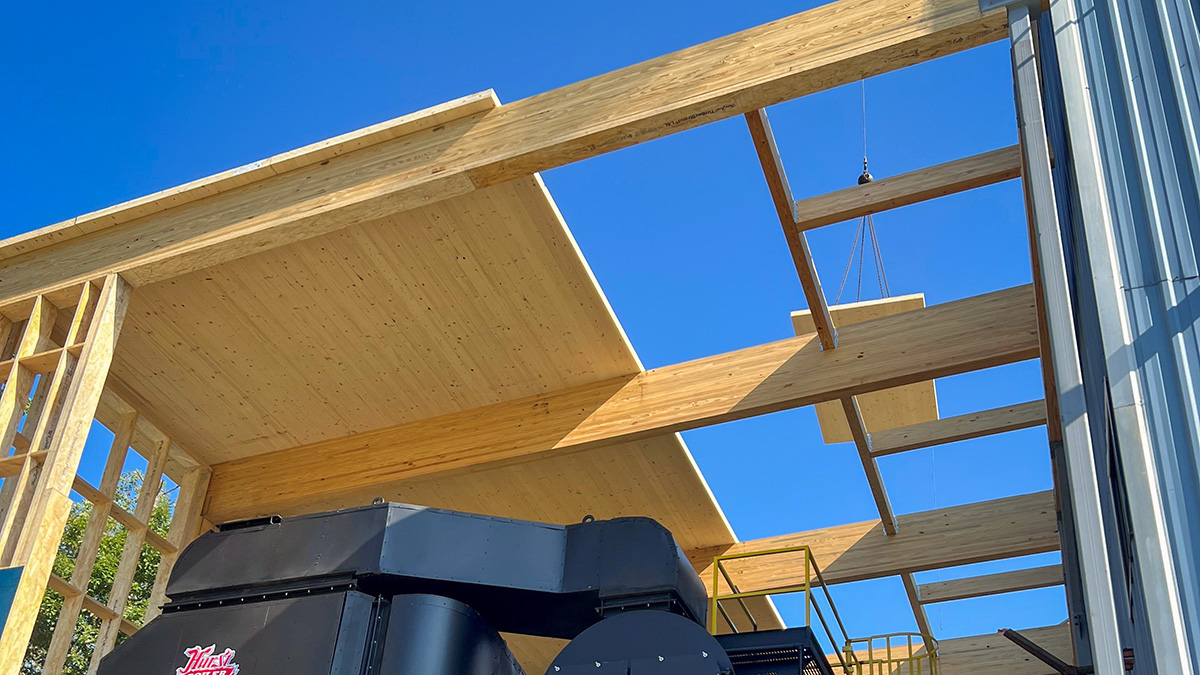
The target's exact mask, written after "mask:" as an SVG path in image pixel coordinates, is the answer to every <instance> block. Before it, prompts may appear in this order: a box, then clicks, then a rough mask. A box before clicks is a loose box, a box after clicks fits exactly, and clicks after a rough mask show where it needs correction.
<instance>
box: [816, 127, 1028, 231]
mask: <svg viewBox="0 0 1200 675" xmlns="http://www.w3.org/2000/svg"><path fill="white" fill-rule="evenodd" d="M1020 177H1021V148H1020V146H1016V145H1013V146H1010V147H1007V148H1001V149H999V150H993V151H991V152H985V153H983V154H981V155H975V156H973V157H967V158H964V159H958V160H955V161H953V162H946V163H945V164H938V165H937V166H931V167H929V168H926V169H918V170H916V171H910V172H909V173H904V174H900V175H898V176H891V177H888V178H881V179H879V180H876V181H873V182H871V183H866V184H864V185H855V186H853V187H848V188H846V189H844V190H838V191H837V192H830V193H828V194H823V195H819V196H816V197H809V198H808V199H804V200H801V201H798V202H796V206H795V216H796V227H797V229H799V230H800V231H801V232H803V231H805V230H814V229H816V228H818V227H824V226H826V225H832V224H834V223H840V222H842V221H844V220H852V219H854V218H859V217H861V216H866V215H870V214H873V213H879V212H880V211H887V210H889V209H896V208H900V207H901V206H908V205H909V204H916V203H918V202H923V201H928V200H931V199H936V198H938V197H945V196H946V195H951V194H954V193H956V192H965V191H967V190H973V189H975V188H979V187H983V186H985V185H992V184H995V183H1000V182H1003V181H1006V180H1012V179H1014V178H1020Z"/></svg>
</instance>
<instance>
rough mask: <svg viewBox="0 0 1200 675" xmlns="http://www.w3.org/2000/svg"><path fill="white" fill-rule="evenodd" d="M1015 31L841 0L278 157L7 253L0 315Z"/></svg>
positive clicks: (960, 17)
mask: <svg viewBox="0 0 1200 675" xmlns="http://www.w3.org/2000/svg"><path fill="white" fill-rule="evenodd" d="M1005 26H1006V20H1005V15H1004V12H1002V11H990V12H987V13H982V12H981V11H980V9H979V5H978V2H977V0H839V1H838V2H834V3H831V4H828V5H824V6H821V7H817V8H814V9H811V10H808V11H806V12H802V13H800V14H796V15H793V16H789V17H786V18H783V19H779V20H777V21H773V22H771V23H768V24H764V25H762V26H758V27H755V28H750V29H748V30H745V31H742V32H740V33H735V34H733V35H729V36H726V37H723V38H719V39H716V40H713V41H711V42H707V43H704V44H701V45H697V46H694V47H690V48H688V49H684V50H682V51H679V52H676V53H673V54H668V55H666V56H662V57H659V58H656V59H652V60H649V61H646V62H643V63H640V64H637V65H634V66H630V67H627V68H623V69H621V70H617V71H614V72H611V73H607V74H604V75H599V76H597V77H594V78H591V79H589V80H584V81H582V82H578V83H575V84H571V85H568V86H565V87H561V88H559V89H555V90H552V91H549V92H546V93H543V94H539V95H536V96H532V97H530V98H526V99H523V100H520V101H515V102H513V103H509V104H506V105H502V106H498V107H496V106H491V107H489V105H488V103H487V101H483V102H482V109H479V108H477V107H473V106H475V105H478V104H480V102H479V101H474V102H472V107H469V108H468V110H467V111H466V112H468V114H465V115H462V116H456V115H455V114H447V115H446V117H447V118H448V119H446V120H445V121H443V122H441V123H438V124H435V125H433V126H429V125H427V124H424V123H422V124H421V128H416V129H415V130H414V129H412V128H406V129H405V130H400V131H408V132H409V133H400V132H399V131H397V132H395V133H392V132H389V133H387V134H376V135H368V136H369V140H370V141H371V142H370V144H366V141H365V140H364V139H363V138H354V139H352V141H353V144H352V145H349V146H346V147H344V148H343V147H340V146H339V147H338V148H336V149H339V150H345V152H342V153H340V154H338V153H335V152H334V151H333V148H331V147H329V144H322V146H321V147H319V148H317V150H319V151H320V152H322V153H325V155H326V156H322V157H321V159H320V161H318V162H316V163H313V164H306V163H305V160H306V157H300V156H291V157H287V158H286V160H285V161H279V158H272V159H270V160H266V161H265V163H266V164H268V165H270V167H269V168H270V169H271V171H270V172H258V171H257V170H258V169H259V165H260V164H263V163H255V164H252V165H248V166H246V167H241V168H239V169H234V170H232V171H229V172H226V173H225V174H223V181H220V182H214V181H210V180H207V179H206V180H202V181H197V182H196V183H194V184H190V185H189V186H184V187H183V188H181V189H177V190H173V191H171V192H170V194H167V195H164V196H163V198H162V199H150V200H149V201H146V200H138V201H137V202H131V203H129V204H125V205H119V206H116V207H113V208H111V209H105V210H104V211H102V212H99V213H98V214H89V215H87V216H80V217H78V218H74V219H72V220H70V221H67V222H65V223H61V224H59V225H55V226H51V227H48V228H43V229H42V230H38V231H37V232H34V233H31V234H30V235H28V236H25V237H22V238H20V239H17V240H10V241H8V242H0V260H3V263H2V264H0V304H5V303H8V302H12V301H14V300H21V299H24V298H26V297H31V296H32V295H34V294H36V292H38V291H39V290H40V289H45V288H48V287H55V286H56V285H59V284H66V283H68V282H71V281H74V280H82V279H87V278H94V277H96V276H98V275H100V274H102V273H107V272H119V273H121V274H122V275H123V276H124V277H125V278H126V279H128V280H130V282H131V283H133V284H135V285H140V284H149V283H153V282H156V281H162V280H164V279H168V278H171V277H173V276H178V275H181V274H186V273H188V272H192V271H195V270H198V269H203V268H206V267H211V266H214V265H217V264H220V263H222V262H226V261H229V260H233V259H236V258H240V257H243V256H246V255H251V254H253V253H255V252H258V251H263V250H266V249H270V248H275V247H278V246H283V245H286V244H288V243H292V242H295V241H298V240H301V239H305V238H308V237H313V236H317V235H320V234H324V233H327V232H331V231H335V230H338V229H340V228H343V227H346V226H348V225H350V224H355V223H361V222H365V221H369V220H373V219H375V218H380V217H382V216H385V215H389V214H392V213H395V212H398V211H402V210H407V209H412V208H416V207H419V206H422V205H426V204H430V203H433V202H436V201H440V200H443V199H447V198H451V197H454V196H457V195H462V194H465V193H468V192H471V191H473V190H477V189H480V188H485V187H488V186H492V185H497V184H500V183H503V182H506V181H509V180H512V179H514V178H518V177H521V176H528V175H530V174H532V173H534V172H537V171H544V170H547V169H551V168H554V167H558V166H563V165H565V164H570V163H572V162H577V161H580V160H583V159H587V158H589V157H594V156H597V155H600V154H604V153H607V152H611V151H613V150H618V149H621V148H625V147H629V146H631V145H635V144H638V143H643V142H646V141H649V140H653V139H656V138H661V137H663V136H667V135H670V134H674V133H678V132H681V131H685V130H688V129H692V128H695V127H698V126H701V125H704V124H708V123H710V122H715V121H718V120H722V119H726V118H729V117H733V116H735V115H740V114H743V113H747V112H750V111H753V110H758V109H760V108H764V107H767V106H770V105H773V104H776V103H780V102H783V101H787V100H791V99H795V98H799V97H801V96H804V95H807V94H810V93H814V92H817V91H822V90H826V89H831V88H833V87H837V86H840V85H843V84H847V83H851V82H856V81H858V80H861V79H862V78H864V77H870V76H873V75H878V74H880V73H884V72H888V71H892V70H896V69H899V68H903V67H906V66H910V65H914V64H917V63H921V62H924V61H928V60H931V59H935V58H938V57H941V56H945V55H947V54H952V53H956V52H960V51H963V50H966V49H970V48H972V47H977V46H979V45H983V44H986V43H990V42H994V41H997V40H1000V39H1003V38H1004V37H1005ZM489 96H490V94H489ZM439 112H441V111H439ZM458 112H464V111H462V110H460V111H458ZM414 124H415V122H414ZM410 126H411V125H410ZM289 154H291V153H289ZM293 167H294V168H293ZM243 174H249V175H248V176H247V175H243ZM162 207H166V208H165V210H159V209H160V208H162ZM34 251H36V252H37V253H38V254H37V255H36V256H29V255H27V254H29V253H32V252H34Z"/></svg>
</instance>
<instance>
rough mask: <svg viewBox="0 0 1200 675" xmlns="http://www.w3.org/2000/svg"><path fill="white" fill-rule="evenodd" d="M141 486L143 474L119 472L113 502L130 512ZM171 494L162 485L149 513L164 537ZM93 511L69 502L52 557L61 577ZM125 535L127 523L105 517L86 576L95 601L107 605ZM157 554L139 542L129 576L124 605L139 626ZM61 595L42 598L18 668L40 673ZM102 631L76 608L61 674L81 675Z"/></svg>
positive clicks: (154, 527)
mask: <svg viewBox="0 0 1200 675" xmlns="http://www.w3.org/2000/svg"><path fill="white" fill-rule="evenodd" d="M141 486H142V473H141V472H140V471H130V472H128V473H125V474H124V475H122V476H121V481H120V483H119V484H118V487H117V492H116V496H115V498H114V500H113V501H114V503H115V504H116V505H117V506H120V507H121V508H123V509H125V510H126V511H129V512H132V511H133V510H134V507H135V503H136V501H137V494H138V491H139V490H140V489H141ZM171 504H172V500H171V495H169V494H168V492H167V491H166V487H165V486H164V487H163V488H162V489H161V490H160V491H159V494H158V495H157V497H156V499H155V501H154V510H153V511H152V512H151V514H150V528H151V529H152V530H154V531H155V532H157V533H159V534H161V535H163V536H166V534H167V529H168V528H169V527H170V523H171ZM91 515H92V504H91V503H90V502H87V501H84V502H76V503H75V504H73V505H72V507H71V515H70V517H69V518H68V520H67V526H66V528H65V529H64V531H63V538H62V542H61V543H60V544H59V546H58V555H57V557H56V558H55V559H54V574H56V575H58V576H59V577H62V578H63V579H70V578H71V573H72V571H74V569H75V560H76V558H77V557H78V555H79V547H80V544H81V543H82V541H83V533H84V531H85V530H86V529H87V524H88V520H89V519H90V518H91ZM127 534H128V532H127V531H126V529H125V527H124V526H122V525H120V524H119V523H117V521H115V520H113V519H112V518H111V517H110V518H109V519H108V523H107V527H106V528H105V530H104V536H103V538H102V539H101V541H100V551H99V553H98V554H97V555H96V563H95V565H94V566H93V568H92V577H91V579H90V580H89V581H88V587H87V592H88V594H89V595H91V596H92V597H93V598H95V599H96V600H98V601H100V602H102V603H105V604H107V603H108V601H109V595H110V592H111V591H112V586H113V580H114V579H115V577H116V574H117V567H118V566H119V565H120V562H121V553H122V551H124V549H125V537H126V535H127ZM160 560H161V556H160V554H159V553H158V551H156V550H154V549H153V548H151V547H150V546H148V545H143V546H142V552H141V555H140V556H139V557H138V563H137V570H136V572H135V573H134V576H133V586H132V588H131V589H130V591H129V596H128V602H127V604H126V606H125V618H127V619H129V620H130V621H132V622H133V623H135V624H138V625H140V624H141V622H142V618H143V617H144V616H145V615H146V609H147V606H148V605H149V602H150V593H151V591H152V590H153V588H154V577H155V575H156V574H157V573H158V564H159V561H160ZM62 605H63V597H62V596H61V595H59V594H58V593H55V592H54V591H47V592H46V595H45V596H44V597H43V598H42V606H41V611H39V612H38V618H37V623H36V624H35V625H34V628H33V636H32V637H31V638H30V641H29V649H28V650H27V651H26V653H25V662H24V665H23V666H22V668H21V673H22V675H38V674H40V673H41V672H42V663H43V662H44V661H45V659H46V650H47V649H49V647H50V639H51V636H53V635H54V624H55V622H56V621H57V620H58V614H59V611H60V610H61V609H62ZM99 631H100V619H98V618H97V617H95V616H94V615H92V614H90V613H89V612H88V611H87V610H84V611H83V612H81V613H80V616H79V621H78V622H77V623H76V625H75V634H74V636H73V637H72V644H71V650H70V652H69V653H68V655H67V661H66V664H65V665H64V666H63V673H64V675H85V673H87V669H88V662H89V661H90V660H91V658H92V646H93V645H94V644H95V642H96V637H97V635H98V634H99Z"/></svg>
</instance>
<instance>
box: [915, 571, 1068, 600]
mask: <svg viewBox="0 0 1200 675" xmlns="http://www.w3.org/2000/svg"><path fill="white" fill-rule="evenodd" d="M1062 583H1063V569H1062V565H1046V566H1044V567H1034V568H1030V569H1024V570H1013V571H1011V572H1001V573H999V574H986V575H983V576H978V577H968V578H966V579H952V580H950V581H935V582H932V583H928V584H921V585H920V587H918V589H917V592H918V594H919V595H920V597H921V602H923V603H925V604H930V603H934V602H950V601H952V600H965V599H967V598H979V597H982V596H985V595H997V594H1000V593H1015V592H1016V591H1028V590H1031V589H1034V588H1046V587H1049V586H1058V585H1060V584H1062Z"/></svg>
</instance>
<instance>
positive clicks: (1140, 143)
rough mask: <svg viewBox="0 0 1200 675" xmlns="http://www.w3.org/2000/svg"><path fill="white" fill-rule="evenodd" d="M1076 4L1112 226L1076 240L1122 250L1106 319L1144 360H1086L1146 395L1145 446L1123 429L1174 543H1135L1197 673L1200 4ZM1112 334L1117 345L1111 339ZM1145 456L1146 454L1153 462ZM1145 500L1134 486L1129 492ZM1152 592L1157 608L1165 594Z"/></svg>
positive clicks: (1086, 277)
mask: <svg viewBox="0 0 1200 675" xmlns="http://www.w3.org/2000/svg"><path fill="white" fill-rule="evenodd" d="M1066 4H1070V5H1072V7H1071V9H1073V10H1074V11H1073V17H1074V19H1075V23H1076V24H1077V27H1078V30H1079V32H1080V36H1081V42H1082V44H1083V50H1082V53H1083V61H1084V64H1083V67H1084V70H1085V72H1086V78H1087V85H1088V90H1087V92H1086V93H1083V95H1084V96H1086V97H1088V98H1089V99H1090V114H1091V116H1092V123H1093V125H1094V129H1095V133H1096V137H1097V139H1098V144H1099V148H1098V150H1099V153H1098V157H1099V158H1100V165H1099V167H1098V168H1099V172H1100V173H1101V175H1102V179H1101V184H1102V186H1103V189H1104V192H1105V193H1106V194H1105V195H1104V198H1105V200H1106V202H1107V210H1108V214H1109V217H1108V218H1107V219H1106V221H1101V219H1098V218H1094V217H1089V215H1088V214H1087V213H1084V214H1083V217H1082V218H1077V219H1076V222H1074V223H1073V224H1072V229H1073V234H1074V236H1075V237H1080V238H1087V239H1093V238H1097V237H1102V238H1108V240H1109V242H1108V248H1109V250H1111V251H1112V252H1113V253H1112V257H1113V258H1115V260H1111V261H1100V262H1101V263H1105V262H1108V263H1111V264H1112V266H1113V268H1114V269H1115V272H1116V275H1117V281H1118V283H1119V298H1118V300H1117V301H1118V302H1119V303H1120V304H1122V305H1123V311H1120V312H1113V311H1111V308H1107V309H1108V310H1109V311H1106V306H1105V302H1104V300H1103V299H1101V301H1100V303H1099V306H1098V308H1097V309H1096V314H1095V318H1096V320H1097V321H1099V322H1113V321H1120V322H1121V323H1122V324H1124V325H1122V326H1120V327H1119V329H1120V330H1121V331H1123V332H1124V334H1125V336H1126V339H1127V341H1128V348H1127V350H1128V351H1129V352H1130V353H1129V354H1127V356H1131V358H1112V354H1113V353H1114V352H1113V349H1112V347H1111V345H1109V349H1108V350H1107V357H1108V358H1107V359H1106V361H1102V362H1100V363H1102V364H1103V365H1102V366H1101V365H1100V363H1098V361H1097V359H1096V356H1097V353H1096V352H1097V350H1102V349H1103V347H1102V346H1097V345H1096V344H1095V342H1096V341H1095V340H1091V341H1089V340H1086V339H1081V342H1083V343H1084V344H1082V345H1081V348H1082V349H1083V350H1084V352H1085V353H1084V358H1083V360H1084V361H1085V362H1091V363H1093V364H1096V365H1095V366H1094V367H1095V368H1099V367H1103V368H1104V369H1105V370H1106V373H1105V374H1106V375H1107V380H1108V381H1109V382H1116V383H1121V382H1123V381H1129V380H1132V381H1133V383H1135V384H1136V386H1130V387H1129V388H1128V389H1127V391H1132V392H1135V396H1134V397H1133V399H1132V400H1126V399H1125V398H1123V396H1122V395H1121V394H1120V393H1117V394H1116V395H1115V396H1114V399H1115V400H1114V405H1115V406H1116V407H1117V409H1118V415H1119V414H1120V413H1121V412H1127V411H1121V410H1120V408H1122V407H1126V408H1129V407H1136V408H1138V410H1137V414H1138V415H1140V419H1141V420H1144V427H1145V430H1144V433H1142V432H1139V433H1140V436H1141V438H1142V442H1141V443H1130V442H1128V439H1129V438H1131V436H1130V435H1129V434H1133V433H1134V432H1133V431H1131V430H1129V429H1127V428H1122V429H1121V430H1120V431H1118V433H1117V434H1116V436H1117V437H1118V438H1121V439H1123V442H1122V443H1121V444H1120V445H1119V446H1118V448H1119V450H1118V451H1119V452H1120V453H1121V454H1122V455H1125V454H1127V453H1133V452H1138V453H1141V455H1140V456H1139V457H1137V458H1136V460H1137V461H1139V462H1141V461H1143V460H1144V463H1145V464H1146V465H1147V470H1150V471H1153V472H1154V473H1156V474H1157V476H1156V478H1157V480H1153V479H1151V480H1150V481H1149V483H1150V484H1157V485H1158V493H1159V494H1158V495H1157V498H1158V499H1160V500H1161V501H1160V502H1159V504H1158V506H1159V507H1160V509H1161V511H1160V513H1161V517H1162V519H1163V520H1165V523H1164V528H1165V541H1163V540H1162V538H1159V537H1157V536H1156V537H1154V538H1152V539H1147V535H1146V532H1144V531H1140V532H1135V533H1134V535H1135V536H1134V541H1135V542H1136V549H1137V550H1136V552H1135V557H1140V558H1144V559H1148V556H1149V554H1150V551H1149V548H1148V547H1155V546H1158V547H1159V551H1162V552H1164V553H1165V555H1166V557H1167V558H1169V560H1170V564H1171V565H1172V566H1173V572H1174V574H1173V577H1174V582H1175V584H1176V585H1177V590H1178V597H1179V604H1180V607H1181V614H1182V616H1179V617H1177V621H1176V623H1177V624H1178V623H1182V625H1178V626H1177V629H1178V633H1177V635H1178V636H1179V637H1180V638H1182V641H1183V642H1184V643H1186V648H1185V649H1183V650H1182V651H1183V652H1184V653H1185V656H1184V659H1185V660H1190V666H1191V668H1192V672H1200V657H1198V655H1197V649H1200V292H1198V290H1200V265H1198V262H1197V261H1198V258H1200V255H1198V245H1200V142H1198V138H1197V132H1198V131H1200V97H1198V96H1200V93H1198V87H1197V84H1198V80H1200V75H1198V70H1200V31H1198V30H1197V15H1198V14H1200V10H1198V7H1197V2H1195V1H1194V0H1192V1H1189V0H1056V2H1055V3H1054V5H1057V6H1056V7H1054V9H1053V10H1052V11H1054V12H1056V13H1058V12H1062V9H1063V6H1065V5H1066ZM1062 14H1066V12H1062ZM1060 19H1061V16H1059V15H1056V16H1055V24H1056V26H1060V27H1061V26H1062V25H1063V24H1062V21H1061V20H1060ZM1063 67H1064V68H1067V67H1068V64H1067V63H1066V62H1063ZM1075 94H1076V95H1078V94H1079V92H1075ZM1066 96H1067V98H1068V99H1069V98H1070V97H1071V96H1072V92H1070V91H1068V92H1066ZM1072 133H1074V130H1073V131H1072ZM1073 159H1077V158H1073ZM1074 168H1075V169H1076V171H1094V170H1096V168H1097V167H1095V166H1076V167H1074ZM1094 244H1095V242H1093V246H1091V247H1089V248H1090V250H1091V251H1092V260H1091V261H1090V262H1091V264H1092V265H1093V266H1095V265H1097V264H1098V261H1097V260H1096V259H1095V258H1096V254H1095V251H1096V250H1097V247H1096V246H1095V245H1094ZM1077 253H1078V254H1077V255H1075V256H1069V258H1073V259H1074V265H1075V269H1074V270H1073V272H1074V274H1075V276H1076V279H1075V281H1076V285H1077V288H1078V289H1079V290H1080V291H1081V292H1085V290H1084V289H1088V288H1092V286H1091V282H1092V273H1091V270H1090V268H1089V266H1088V264H1086V263H1087V261H1085V260H1080V256H1086V255H1087V254H1086V253H1085V252H1084V251H1083V250H1082V249H1080V250H1079V251H1078V252H1077ZM1082 304H1087V303H1082ZM1081 309H1083V308H1081ZM1108 329H1109V331H1110V333H1109V335H1110V336H1111V334H1112V333H1111V331H1112V330H1113V328H1112V326H1111V325H1110V326H1109V327H1108ZM1089 342H1090V343H1091V344H1089ZM1099 355H1100V356H1101V357H1104V356H1105V352H1104V351H1101V352H1100V354H1099ZM1089 357H1090V358H1089ZM1098 374H1099V373H1097V375H1098ZM1119 389H1120V388H1119V387H1114V391H1118V390H1119ZM1139 397H1140V399H1139ZM1092 412H1093V414H1096V415H1100V416H1099V417H1094V419H1101V420H1103V419H1105V416H1104V413H1106V411H1103V410H1095V411H1092ZM1132 446H1144V448H1145V452H1142V447H1132ZM1101 447H1103V446H1101ZM1122 459H1123V461H1124V459H1130V461H1132V460H1133V459H1134V458H1132V457H1128V458H1122ZM1142 486H1143V484H1142V483H1140V482H1137V483H1135V482H1130V483H1129V484H1128V485H1127V486H1126V488H1127V489H1128V490H1138V489H1142ZM1146 496H1147V495H1134V498H1138V497H1146ZM1118 497H1119V495H1118ZM1133 500H1134V499H1130V501H1133ZM1123 506H1126V505H1124V504H1121V505H1117V507H1118V508H1121V507H1123ZM1144 529H1145V528H1143V530H1144ZM1134 564H1135V565H1136V564H1137V561H1136V560H1135V561H1134ZM1129 585H1130V586H1131V589H1130V590H1131V591H1132V592H1133V593H1135V594H1136V595H1138V596H1143V594H1144V593H1145V592H1146V589H1143V588H1141V587H1140V584H1138V583H1136V582H1131V583H1130V584H1129ZM1148 592H1149V595H1150V596H1154V595H1155V594H1156V593H1158V592H1159V589H1149V591H1148ZM1131 600H1132V601H1133V602H1135V603H1138V602H1139V601H1141V602H1144V601H1145V597H1144V596H1143V597H1137V598H1132V599H1131ZM1139 604H1140V603H1139ZM1152 605H1153V602H1152ZM1151 611H1152V612H1153V611H1155V608H1152V609H1151ZM1137 630H1138V631H1142V630H1144V626H1142V627H1138V628H1137ZM1141 637H1143V638H1144V637H1146V636H1141ZM1150 637H1152V638H1155V642H1156V643H1159V642H1160V641H1161V640H1162V637H1161V636H1158V637H1155V636H1150ZM1134 641H1135V642H1140V641H1141V640H1138V639H1134ZM1177 653H1178V652H1177ZM1170 660H1171V659H1166V662H1170ZM1186 667H1187V666H1186V665H1185V666H1184V668H1185V669H1186ZM1140 671H1141V668H1139V672H1140Z"/></svg>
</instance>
